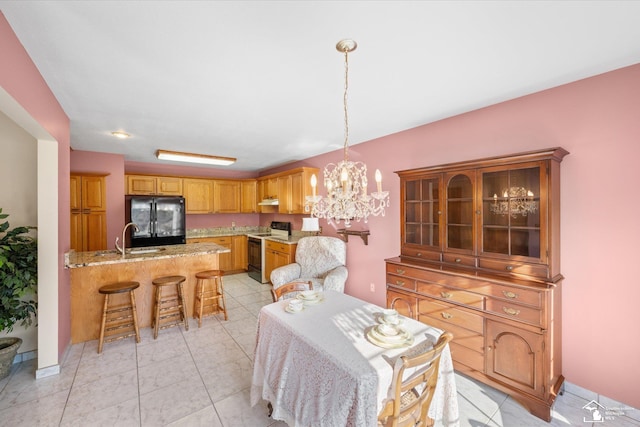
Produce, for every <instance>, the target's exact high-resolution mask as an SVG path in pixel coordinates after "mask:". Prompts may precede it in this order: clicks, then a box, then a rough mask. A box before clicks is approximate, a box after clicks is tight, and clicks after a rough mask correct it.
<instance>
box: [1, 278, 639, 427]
mask: <svg viewBox="0 0 640 427" xmlns="http://www.w3.org/2000/svg"><path fill="white" fill-rule="evenodd" d="M224 285H225V293H226V299H227V305H228V314H229V320H228V321H221V320H220V318H212V317H209V318H207V319H206V320H205V321H204V322H203V326H202V328H198V327H197V323H195V322H194V321H193V319H191V323H190V327H189V331H184V330H183V329H182V328H171V329H166V330H163V331H160V334H159V336H158V339H157V340H153V338H152V334H151V329H149V328H146V329H143V330H142V331H141V333H142V342H141V343H140V344H138V345H136V344H135V342H134V341H133V339H127V340H123V341H119V342H115V343H108V344H105V348H104V350H103V353H102V354H101V355H98V354H97V341H90V342H87V343H83V344H77V345H73V346H71V348H70V350H69V352H68V354H67V355H66V357H65V360H64V362H63V363H62V366H61V373H60V375H55V376H51V377H47V378H42V379H40V380H37V381H36V380H35V379H34V378H35V374H34V372H35V369H36V363H35V360H29V361H25V362H22V363H19V364H15V365H13V367H12V370H11V373H10V375H9V377H7V378H5V379H4V380H2V381H0V425H2V426H14V427H18V426H29V427H33V426H118V427H119V426H211V427H220V426H224V427H266V426H274V427H275V426H280V427H286V424H285V423H282V422H278V421H274V420H272V419H270V418H269V417H267V411H266V405H257V406H256V407H253V408H252V407H250V406H249V385H250V380H251V370H252V357H253V345H254V341H255V330H256V319H257V314H258V311H259V310H260V308H261V307H262V306H263V305H264V304H267V303H270V302H271V295H270V292H269V290H270V287H269V285H261V284H259V283H257V282H256V281H254V280H253V279H251V278H249V277H248V276H247V275H246V274H239V275H233V276H227V277H225V279H224ZM456 383H457V388H458V401H459V406H460V425H461V426H470V427H480V426H491V427H495V426H504V427H509V426H548V425H549V424H548V423H545V422H543V421H541V420H539V419H538V418H535V417H533V416H531V415H530V414H529V413H528V412H527V411H526V410H525V409H524V408H523V407H522V406H520V405H519V404H518V403H516V402H514V401H513V400H512V399H511V398H509V397H507V396H506V395H505V394H503V393H501V392H499V391H496V390H494V389H492V388H490V387H487V386H485V385H483V384H480V383H477V382H475V381H473V380H471V379H469V378H467V377H464V376H462V375H456ZM590 400H595V401H599V402H600V403H601V404H603V405H605V406H606V407H607V408H614V407H615V408H620V405H618V404H615V402H613V403H612V402H608V401H606V399H604V398H602V397H600V398H598V396H597V395H595V394H593V393H591V392H589V391H586V390H582V389H580V388H578V387H575V386H571V385H570V384H569V385H568V386H567V389H566V391H565V393H564V395H562V396H560V397H558V399H557V400H556V404H555V407H554V413H553V420H552V421H551V423H550V425H552V426H594V427H595V426H621V427H627V426H629V427H630V426H638V425H640V413H639V411H637V410H632V409H630V408H622V409H623V411H622V412H624V414H623V415H622V414H618V413H616V414H613V415H611V417H610V418H613V419H605V420H604V422H602V423H591V422H585V421H584V420H585V418H586V419H589V417H590V416H591V414H590V412H589V411H587V410H586V409H583V406H585V405H586V404H587V403H588V402H589V401H590ZM605 415H606V414H605ZM632 417H633V418H632Z"/></svg>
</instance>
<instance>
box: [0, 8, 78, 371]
mask: <svg viewBox="0 0 640 427" xmlns="http://www.w3.org/2000/svg"><path fill="white" fill-rule="evenodd" d="M0 55H1V57H0V61H1V63H2V66H0V86H2V88H4V90H6V91H7V93H9V94H11V96H12V97H13V98H14V99H15V100H16V101H17V102H18V103H19V104H20V105H21V106H22V108H24V109H25V110H26V111H28V112H29V114H30V115H31V116H32V117H33V118H34V119H35V120H36V121H37V122H38V123H40V125H41V126H42V127H43V128H44V129H46V130H47V131H48V132H49V133H50V134H51V135H52V136H53V137H54V138H55V139H56V140H57V141H58V171H59V176H58V197H59V199H58V266H59V269H58V298H59V301H58V313H59V330H58V355H59V359H60V357H61V356H62V354H63V353H64V351H65V349H66V347H67V345H68V344H69V342H70V341H71V320H70V318H71V317H70V305H71V298H70V288H69V274H68V272H67V271H66V270H65V269H64V253H65V252H67V251H68V250H69V139H70V131H69V118H68V117H67V115H66V114H65V112H64V111H63V110H62V107H61V106H60V104H59V103H58V101H57V100H56V98H55V97H54V95H53V93H52V92H51V90H50V89H49V87H48V86H47V83H46V82H45V81H44V79H43V78H42V76H41V75H40V72H39V71H38V69H37V68H36V66H35V64H34V63H33V62H32V61H31V58H29V55H28V54H27V52H26V51H25V49H24V47H23V46H22V44H21V43H20V41H19V40H18V38H17V37H16V35H15V33H14V32H13V30H12V29H11V27H10V26H9V23H8V22H7V20H6V19H5V17H4V15H3V14H2V12H0ZM40 304H43V302H40Z"/></svg>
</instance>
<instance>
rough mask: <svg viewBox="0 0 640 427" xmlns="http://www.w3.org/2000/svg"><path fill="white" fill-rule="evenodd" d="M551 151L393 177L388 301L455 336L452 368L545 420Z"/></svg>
mask: <svg viewBox="0 0 640 427" xmlns="http://www.w3.org/2000/svg"><path fill="white" fill-rule="evenodd" d="M567 154H568V152H567V151H565V150H564V149H562V148H551V149H547V150H540V151H535V152H528V153H521V154H515V155H512V156H505V157H495V158H489V159H480V160H473V161H469V162H460V163H452V164H448V165H438V166H433V167H426V168H420V169H412V170H408V171H401V172H398V175H399V177H400V195H401V202H400V218H401V223H400V230H401V232H400V234H401V242H400V243H401V251H400V256H399V257H397V258H390V259H387V260H386V279H387V305H388V306H391V305H392V304H396V305H398V304H399V303H398V301H406V302H407V304H405V305H406V306H409V307H412V308H413V309H414V310H416V311H414V313H415V314H414V315H413V317H416V318H417V319H418V320H420V321H422V322H424V323H427V324H430V325H433V326H435V327H438V328H441V329H444V330H448V331H450V332H452V333H453V334H454V338H453V341H452V342H451V343H450V346H451V354H452V357H453V361H454V367H455V368H456V370H459V371H460V372H463V373H465V374H467V375H469V376H471V377H473V378H475V379H477V380H479V381H482V382H484V383H486V384H489V385H491V386H493V387H495V388H497V389H499V390H501V391H503V392H505V393H507V394H509V395H510V396H512V397H513V398H514V399H515V400H517V401H518V402H520V403H522V404H523V405H525V406H526V407H527V408H528V409H529V411H530V412H531V413H533V414H534V415H536V416H537V417H539V418H542V419H544V420H546V421H549V420H550V419H551V408H552V406H553V403H554V401H555V398H556V396H557V394H558V393H559V391H560V389H561V387H562V383H563V381H564V377H563V376H562V373H561V372H562V355H561V349H562V343H561V339H560V337H561V330H562V323H561V320H562V316H561V299H562V298H561V291H562V280H563V277H562V275H561V274H560V235H559V230H560V226H559V224H560V208H559V206H560V203H559V202H560V194H559V189H560V179H559V178H560V162H561V161H562V158H563V157H564V156H565V155H567Z"/></svg>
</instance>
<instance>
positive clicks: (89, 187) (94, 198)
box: [82, 176, 107, 211]
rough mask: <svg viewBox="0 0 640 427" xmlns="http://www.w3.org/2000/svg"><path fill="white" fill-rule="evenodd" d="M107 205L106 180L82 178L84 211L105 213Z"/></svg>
mask: <svg viewBox="0 0 640 427" xmlns="http://www.w3.org/2000/svg"><path fill="white" fill-rule="evenodd" d="M106 205H107V194H106V191H105V179H104V177H101V176H83V177H82V209H91V210H98V211H104V210H106Z"/></svg>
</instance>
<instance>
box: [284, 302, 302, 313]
mask: <svg viewBox="0 0 640 427" xmlns="http://www.w3.org/2000/svg"><path fill="white" fill-rule="evenodd" d="M302 310H304V307H302V308H301V309H300V310H298V311H295V310H291V308H290V307H289V304H287V305H285V306H284V311H286V312H287V313H291V314H298V313H302Z"/></svg>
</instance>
